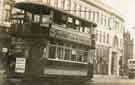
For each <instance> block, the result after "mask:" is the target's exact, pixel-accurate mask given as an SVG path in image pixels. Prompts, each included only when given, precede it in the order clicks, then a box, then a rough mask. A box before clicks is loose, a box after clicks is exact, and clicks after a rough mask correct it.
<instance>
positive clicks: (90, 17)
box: [89, 9, 92, 20]
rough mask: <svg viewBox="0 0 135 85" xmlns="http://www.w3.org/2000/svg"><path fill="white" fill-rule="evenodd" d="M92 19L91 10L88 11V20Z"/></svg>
mask: <svg viewBox="0 0 135 85" xmlns="http://www.w3.org/2000/svg"><path fill="white" fill-rule="evenodd" d="M91 19H92V13H91V9H89V20H91Z"/></svg>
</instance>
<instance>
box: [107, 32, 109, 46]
mask: <svg viewBox="0 0 135 85" xmlns="http://www.w3.org/2000/svg"><path fill="white" fill-rule="evenodd" d="M107 44H109V34H107Z"/></svg>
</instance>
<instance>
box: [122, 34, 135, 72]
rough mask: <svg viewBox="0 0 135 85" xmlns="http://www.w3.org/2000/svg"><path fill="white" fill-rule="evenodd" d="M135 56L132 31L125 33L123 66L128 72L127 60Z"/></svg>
mask: <svg viewBox="0 0 135 85" xmlns="http://www.w3.org/2000/svg"><path fill="white" fill-rule="evenodd" d="M132 58H134V41H133V39H132V38H131V33H130V32H125V33H124V56H123V63H122V64H123V66H124V71H125V72H127V61H128V59H132Z"/></svg>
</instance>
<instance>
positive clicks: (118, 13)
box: [81, 0, 125, 22]
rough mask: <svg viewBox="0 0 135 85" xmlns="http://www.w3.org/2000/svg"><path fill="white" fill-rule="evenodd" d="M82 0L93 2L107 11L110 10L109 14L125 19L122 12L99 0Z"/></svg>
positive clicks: (92, 3)
mask: <svg viewBox="0 0 135 85" xmlns="http://www.w3.org/2000/svg"><path fill="white" fill-rule="evenodd" d="M81 1H83V2H86V3H88V4H91V5H93V6H95V7H97V8H99V9H101V10H103V11H105V12H108V13H109V14H111V15H114V16H116V17H117V18H119V19H120V20H121V21H123V22H124V21H125V20H124V18H123V16H122V15H121V14H120V12H118V11H117V10H115V9H113V8H112V7H111V6H108V5H107V4H105V3H103V2H101V1H99V0H81Z"/></svg>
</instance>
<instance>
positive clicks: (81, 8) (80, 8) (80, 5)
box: [80, 5, 82, 16]
mask: <svg viewBox="0 0 135 85" xmlns="http://www.w3.org/2000/svg"><path fill="white" fill-rule="evenodd" d="M81 11H82V6H81V5H80V16H82V13H81Z"/></svg>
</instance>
